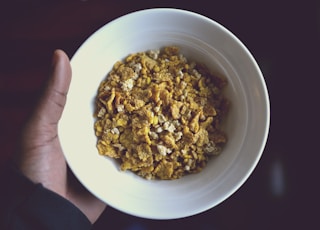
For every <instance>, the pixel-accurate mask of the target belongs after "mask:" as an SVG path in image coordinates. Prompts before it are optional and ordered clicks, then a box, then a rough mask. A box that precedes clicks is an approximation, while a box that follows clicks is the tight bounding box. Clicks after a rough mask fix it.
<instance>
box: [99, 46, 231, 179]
mask: <svg viewBox="0 0 320 230" xmlns="http://www.w3.org/2000/svg"><path fill="white" fill-rule="evenodd" d="M226 85H227V80H226V79H225V78H223V77H220V76H219V77H218V76H215V75H213V74H211V73H210V71H209V70H208V69H207V68H206V67H205V66H204V65H202V64H200V63H196V62H194V61H189V60H188V59H187V58H186V57H185V56H184V55H182V54H181V53H180V51H179V48H178V47H176V46H167V47H164V48H163V49H160V50H149V51H145V52H139V53H135V54H131V55H129V56H127V57H126V58H125V60H124V61H119V62H117V63H115V64H114V66H113V69H112V70H111V72H110V73H109V74H108V76H107V78H106V79H105V80H103V81H102V82H101V84H100V86H99V89H98V95H97V97H96V110H95V117H96V121H95V124H94V128H95V134H96V136H97V138H98V140H97V149H98V152H99V154H101V155H105V156H108V157H111V158H115V159H118V160H119V161H120V164H121V166H120V168H121V170H131V171H133V172H135V173H136V174H138V175H139V176H142V177H143V178H146V179H165V180H171V179H178V178H181V177H182V176H184V175H187V174H190V173H197V172H200V171H201V170H202V169H203V168H204V167H205V165H206V164H207V162H208V160H209V159H210V158H212V156H214V155H218V154H220V153H221V150H222V148H223V146H224V145H225V143H226V142H227V136H226V134H225V133H224V132H223V131H222V129H221V122H222V120H223V118H224V117H225V115H226V114H227V111H228V107H229V106H228V105H229V101H228V100H227V99H226V98H225V97H224V95H223V89H224V88H225V86H226Z"/></svg>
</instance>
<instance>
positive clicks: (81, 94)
mask: <svg viewBox="0 0 320 230" xmlns="http://www.w3.org/2000/svg"><path fill="white" fill-rule="evenodd" d="M168 45H177V46H179V47H180V48H181V52H182V53H183V54H184V55H185V56H186V57H187V58H189V59H192V60H195V61H197V62H201V63H204V64H206V66H207V67H208V68H209V69H211V71H212V72H214V73H215V74H218V75H221V76H225V77H226V78H227V80H228V86H227V88H226V91H225V94H226V96H227V97H228V98H229V99H230V101H231V108H230V112H229V114H228V117H227V118H226V120H225V121H224V130H225V131H226V132H227V135H228V143H227V145H226V146H225V148H224V150H223V152H222V153H221V155H219V156H218V157H215V158H214V159H212V160H211V161H210V162H209V163H208V165H207V166H206V167H205V169H204V170H203V171H202V172H201V173H198V174H194V175H189V176H185V177H183V178H181V179H178V180H173V181H148V180H145V179H143V178H140V177H138V176H136V175H135V174H133V173H131V172H129V171H128V172H122V171H120V170H119V165H118V164H117V163H116V162H115V161H114V160H111V159H109V158H106V157H103V156H100V155H99V154H98V152H97V149H96V140H97V139H96V137H95V135H94V129H93V124H94V118H93V111H94V100H95V96H96V93H97V89H98V86H99V84H100V82H101V81H102V80H103V79H104V78H105V77H106V75H107V73H108V72H109V71H110V70H111V68H112V66H113V64H114V63H115V62H116V61H118V60H121V59H123V58H124V57H125V56H127V55H128V54H130V53H135V52H141V51H146V50H150V49H159V48H161V47H163V46H168ZM71 65H72V70H73V79H72V84H71V86H70V90H69V94H68V100H67V105H66V107H65V111H64V113H63V117H62V119H61V122H60V124H59V136H60V139H61V143H62V147H63V150H64V153H65V156H66V159H67V162H68V164H69V166H70V168H71V169H72V171H73V172H74V174H75V175H76V176H77V178H78V179H79V180H80V182H81V183H82V184H83V185H84V186H85V187H86V188H87V189H88V190H89V191H91V192H92V193H93V194H94V195H96V196H97V197H98V198H100V199H101V200H103V201H105V202H106V203H107V204H109V205H111V206H113V207H114V208H117V209H119V210H121V211H123V212H126V213H129V214H132V215H135V216H139V217H144V218H152V219H173V218H180V217H186V216H190V215H194V214H197V213H199V212H202V211H205V210H207V209H209V208H211V207H214V206H215V205H217V204H219V203H220V202H222V201H223V200H225V199H226V198H227V197H229V196H230V195H231V194H232V193H234V192H235V191H236V190H237V189H238V188H239V187H240V186H241V185H242V184H243V183H244V182H245V180H246V179H247V177H248V176H249V175H250V174H251V172H252V170H253V169H254V167H255V165H256V164H257V162H258V160H259V158H260V156H261V154H262V151H263V148H264V145H265V141H266V137H267V132H268V126H269V102H268V95H267V90H266V86H265V84H264V81H263V77H262V74H261V72H260V70H259V67H258V66H257V64H256V62H255V60H254V59H253V57H252V56H251V54H250V53H249V51H248V50H247V49H246V48H245V47H244V45H243V44H242V43H241V42H240V41H239V40H238V39H237V38H236V37H235V36H234V35H233V34H231V33H230V32H229V31H228V30H226V29H225V28H224V27H222V26H221V25H219V24H218V23H216V22H214V21H212V20H209V19H207V18H205V17H203V16H200V15H198V14H195V13H191V12H187V11H182V10H174V9H153V10H145V11H140V12H136V13H132V14H129V15H126V16H124V17H121V18H119V19H117V20H115V21H113V22H111V23H109V24H107V25H106V26H104V27H102V28H101V29H100V30H98V31H97V32H95V33H94V34H93V35H92V36H91V37H90V38H89V39H88V40H87V41H86V42H85V43H84V44H83V45H82V46H81V47H80V48H79V50H78V51H77V52H76V54H75V55H74V57H73V58H72V60H71Z"/></svg>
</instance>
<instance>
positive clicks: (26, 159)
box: [15, 50, 106, 223]
mask: <svg viewBox="0 0 320 230" xmlns="http://www.w3.org/2000/svg"><path fill="white" fill-rule="evenodd" d="M71 75H72V71H71V66H70V62H69V58H68V56H67V55H66V54H65V53H64V52H63V51H62V50H56V51H55V52H54V54H53V58H52V70H51V73H50V78H49V80H48V82H47V85H46V87H45V90H44V92H43V95H42V97H41V98H40V101H39V103H38V104H37V106H36V108H35V110H34V112H33V114H32V115H31V117H30V119H29V120H28V122H27V123H26V125H25V128H24V130H23V132H22V136H21V140H20V145H19V146H20V149H19V151H17V154H16V156H15V162H16V164H17V166H18V168H19V169H20V170H21V172H22V173H23V174H24V175H25V176H26V177H28V178H29V179H30V180H31V181H33V182H34V183H42V184H43V186H44V187H46V188H47V189H49V190H52V191H53V192H55V193H57V194H59V195H60V196H62V197H64V198H66V199H67V200H69V201H70V202H72V203H73V204H74V205H75V206H77V207H78V208H79V209H80V210H81V211H82V212H83V213H84V214H85V215H86V216H87V217H88V219H89V220H90V222H91V223H94V222H95V221H96V220H97V219H98V217H99V216H100V215H101V213H102V212H103V210H104V209H105V207H106V205H105V204H104V203H103V202H101V201H100V200H98V199H97V198H95V197H94V196H93V195H91V194H90V193H89V192H88V191H87V190H86V189H85V188H84V187H82V186H81V185H80V183H79V182H78V181H77V180H76V179H75V177H74V176H73V174H72V173H71V172H70V171H69V170H68V167H67V163H66V160H65V158H64V155H63V152H62V149H61V145H60V141H59V137H58V130H57V129H58V122H59V120H60V118H61V115H62V112H63V109H64V106H65V103H66V100H67V93H68V89H69V85H70V82H71Z"/></svg>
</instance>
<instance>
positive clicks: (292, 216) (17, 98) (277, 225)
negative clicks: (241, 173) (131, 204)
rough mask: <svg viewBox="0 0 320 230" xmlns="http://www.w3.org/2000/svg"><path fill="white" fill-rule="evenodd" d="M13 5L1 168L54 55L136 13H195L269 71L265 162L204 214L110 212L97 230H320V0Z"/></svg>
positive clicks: (7, 25)
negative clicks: (150, 216) (161, 216)
mask: <svg viewBox="0 0 320 230" xmlns="http://www.w3.org/2000/svg"><path fill="white" fill-rule="evenodd" d="M7 2H9V1H4V2H2V3H0V30H1V32H0V35H1V36H0V51H1V53H0V111H1V112H0V137H1V138H0V147H1V149H0V150H1V157H0V163H1V165H3V164H5V161H6V160H7V159H8V157H9V156H10V155H11V154H12V152H13V151H14V149H15V140H16V137H17V135H18V134H19V132H20V129H21V125H22V124H23V122H24V120H25V119H26V117H27V116H28V114H29V113H30V111H31V109H32V106H33V105H34V103H35V102H36V100H37V98H38V95H39V91H40V90H41V87H42V85H43V83H44V82H45V80H46V77H47V73H48V71H49V66H50V60H51V55H52V52H53V50H54V49H56V48H61V49H63V50H65V51H66V52H67V54H68V55H69V56H70V57H72V55H73V54H74V53H75V51H76V50H77V48H78V47H79V46H80V45H81V44H82V43H83V42H84V40H85V39H86V38H87V37H88V36H90V34H92V33H93V32H94V31H95V30H97V29H98V28H100V27H101V26H103V25H104V24H106V23H107V22H109V21H111V20H112V19H115V18H117V17H119V16H122V15H124V14H126V13H129V12H132V11H136V10H139V9H145V8H152V7H174V8H182V9H188V10H191V11H194V12H197V13H201V14H203V15H205V16H208V17H210V18H212V19H214V20H216V21H217V22H219V23H221V24H222V25H224V26H225V27H226V28H228V29H229V30H231V31H232V32H233V33H234V34H235V35H236V36H237V37H238V38H239V39H240V40H241V41H242V42H243V43H244V44H245V45H246V46H247V47H248V49H249V50H250V51H251V52H252V54H253V55H254V57H255V58H256V60H257V62H258V64H259V65H260V67H261V69H262V72H263V74H264V77H265V80H266V83H267V87H268V90H269V94H270V101H271V127H270V135H269V138H268V142H267V146H266V148H265V151H264V153H263V156H262V158H261V161H260V162H259V164H258V166H257V168H256V169H255V171H254V172H253V174H252V176H251V177H250V178H249V179H248V181H247V182H246V183H245V184H244V185H243V186H242V187H241V188H240V189H239V190H238V191H237V192H236V193H235V194H234V195H233V196H231V197H230V198H229V199H227V200H226V201H225V202H223V203H222V204H220V205H219V206H217V207H215V208H213V209H211V210H209V211H207V212H205V213H202V214H200V215H197V216H194V217H190V218H185V219H180V220H170V221H156V220H144V219H140V218H136V217H132V216H128V215H126V214H123V213H119V212H118V211H116V210H114V209H111V208H108V209H107V210H106V211H105V213H103V215H102V216H101V218H100V219H99V221H98V222H97V223H96V226H95V227H96V229H136V230H138V229H163V228H167V229H177V228H180V227H181V228H185V229H318V228H319V221H318V220H317V218H316V217H317V212H319V211H318V210H319V208H318V207H319V198H318V194H319V193H318V191H317V189H318V187H319V178H318V177H319V171H318V169H319V161H318V160H317V159H318V158H319V157H318V158H317V155H319V150H318V149H317V148H314V147H315V146H316V145H317V143H318V142H319V141H318V137H319V134H318V129H319V122H318V120H319V116H318V115H317V114H318V110H319V109H318V107H319V103H318V98H319V83H318V82H319V80H318V78H319V77H320V74H319V65H320V58H319V51H320V50H319V44H318V43H319V42H320V40H319V38H320V36H319V31H320V29H319V28H320V6H319V4H317V3H316V1H315V2H312V1H299V2H301V3H296V2H298V1H285V2H287V3H283V1H274V2H273V3H272V2H270V1H264V2H265V3H262V2H260V1H259V2H258V1H256V2H257V3H253V4H249V3H244V2H243V1H233V2H232V1H223V3H220V2H215V1H202V0H198V1H189V2H191V3H186V2H187V1H156V0H154V1H141V0H140V1H139V0H136V1H99V0H89V1H76V0H74V1H46V0H43V1H32V3H31V1H30V2H29V1H21V2H20V1H15V0H14V1H10V3H7ZM280 2H281V3H280ZM293 2H294V3H293ZM4 186H5V185H4ZM168 195H170V194H168Z"/></svg>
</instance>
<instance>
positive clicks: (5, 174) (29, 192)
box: [0, 166, 91, 230]
mask: <svg viewBox="0 0 320 230" xmlns="http://www.w3.org/2000/svg"><path fill="white" fill-rule="evenodd" d="M0 179H1V182H2V189H1V197H0V204H1V209H0V210H1V211H0V229H48V230H51V229H59V230H60V229H80V230H81V229H90V228H91V223H90V222H89V220H88V219H87V217H86V216H85V215H84V214H83V213H82V212H81V211H80V210H79V209H78V208H77V207H75V206H74V205H73V204H72V203H70V202H69V201H68V200H66V199H64V198H63V197H61V196H59V195H58V194H56V193H54V192H52V191H50V190H48V189H46V188H44V187H43V186H42V185H41V184H34V183H32V182H31V181H30V180H28V179H27V178H26V177H24V176H23V175H22V174H21V173H20V172H19V171H18V170H16V169H14V168H13V167H12V166H10V167H7V168H6V169H4V170H2V171H1V175H0Z"/></svg>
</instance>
